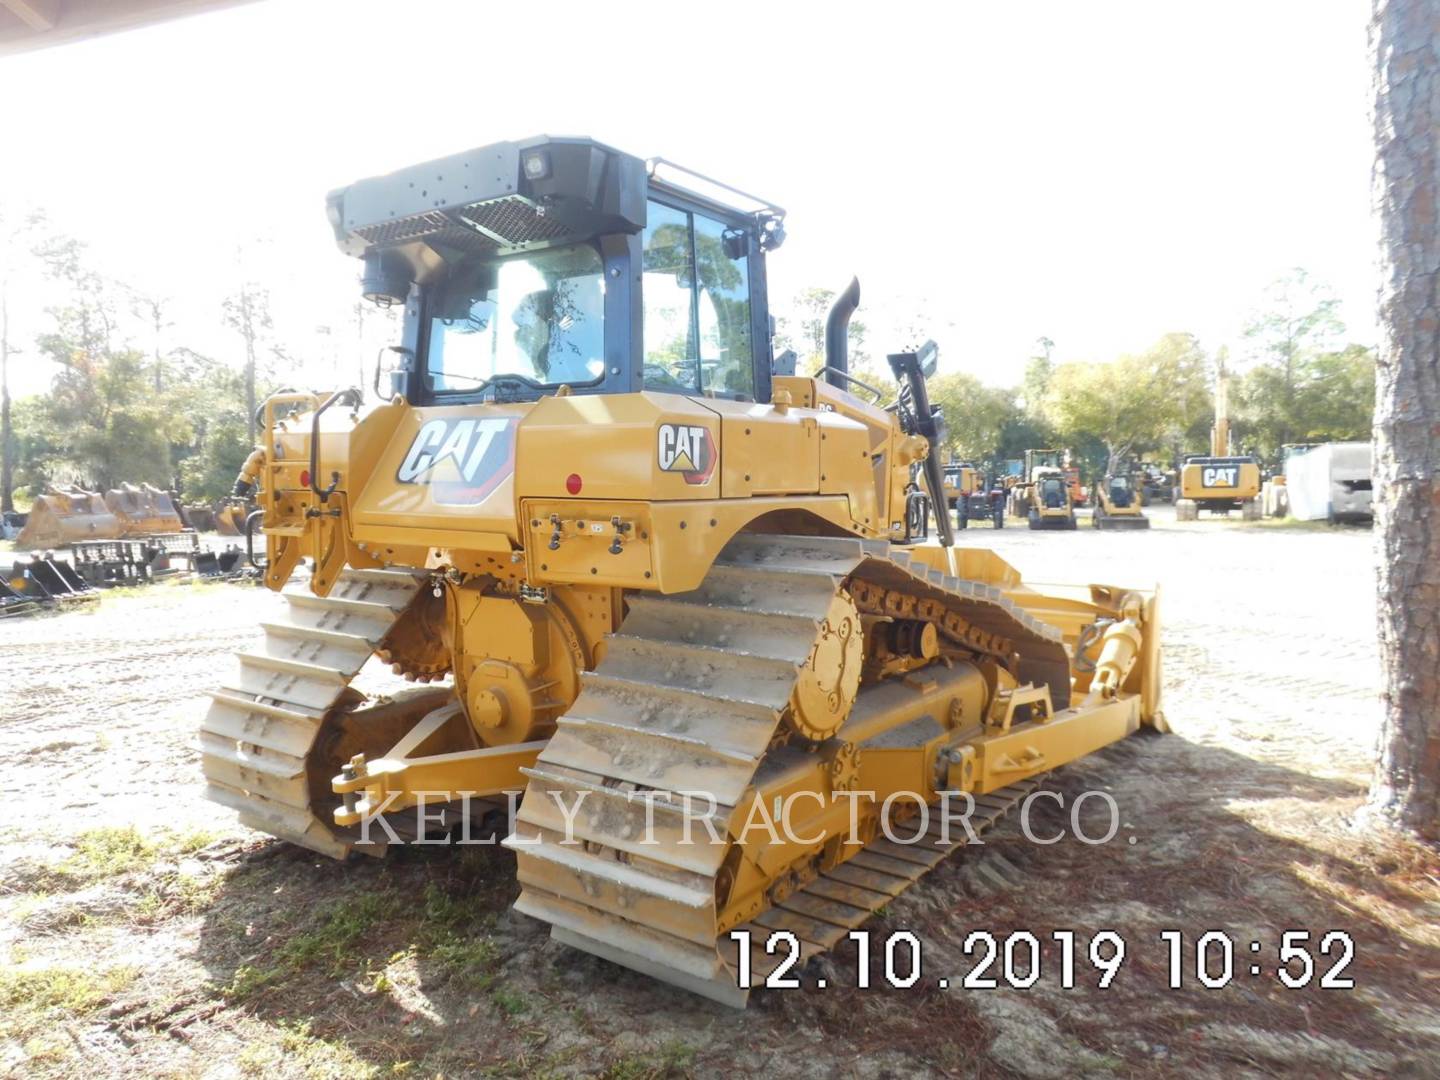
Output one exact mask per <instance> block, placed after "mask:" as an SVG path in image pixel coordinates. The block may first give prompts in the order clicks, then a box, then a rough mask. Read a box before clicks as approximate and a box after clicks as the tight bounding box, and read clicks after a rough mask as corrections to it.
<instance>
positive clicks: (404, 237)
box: [355, 196, 569, 251]
mask: <svg viewBox="0 0 1440 1080" xmlns="http://www.w3.org/2000/svg"><path fill="white" fill-rule="evenodd" d="M480 230H484V231H483V232H482V231H480ZM568 231H569V230H567V229H566V228H565V226H564V225H562V224H560V223H559V222H558V221H555V220H554V219H553V218H546V217H541V216H540V215H539V214H537V213H536V212H535V207H533V206H531V205H530V204H529V203H528V202H526V201H525V200H524V199H521V198H519V197H517V196H509V197H507V198H504V199H496V200H494V201H492V202H483V203H471V204H470V205H469V206H466V207H462V208H461V209H459V210H451V211H442V210H427V211H425V212H424V213H421V214H412V215H410V216H409V217H403V218H396V219H395V220H394V221H382V222H380V223H378V224H375V225H364V226H361V227H359V228H357V229H355V235H357V236H359V237H361V238H362V239H364V240H365V241H367V242H368V243H371V244H379V245H381V246H383V247H389V246H392V245H395V244H403V243H406V242H407V241H410V240H418V239H420V238H421V237H427V238H429V239H431V240H432V241H433V242H435V243H439V244H448V245H449V246H451V247H456V248H460V249H461V250H464V251H493V250H494V249H495V248H497V247H499V246H500V243H499V242H497V241H496V240H494V239H492V238H491V236H489V235H486V234H487V233H488V234H493V235H494V236H498V237H500V238H501V241H503V242H504V243H505V244H533V243H536V242H538V241H541V240H554V239H557V238H559V237H562V236H564V235H566V233H567V232H568Z"/></svg>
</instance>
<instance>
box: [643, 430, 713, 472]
mask: <svg viewBox="0 0 1440 1080" xmlns="http://www.w3.org/2000/svg"><path fill="white" fill-rule="evenodd" d="M658 438H659V445H658V447H657V451H658V452H657V454H656V460H657V461H658V462H659V465H660V471H661V472H678V473H680V474H681V475H682V476H683V477H684V478H685V482H686V483H687V484H708V483H709V482H710V477H711V476H712V475H714V473H715V456H716V455H715V440H714V439H713V438H711V437H710V429H709V428H706V427H701V426H699V425H698V424H661V425H660V431H659V436H658Z"/></svg>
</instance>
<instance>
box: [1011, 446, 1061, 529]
mask: <svg viewBox="0 0 1440 1080" xmlns="http://www.w3.org/2000/svg"><path fill="white" fill-rule="evenodd" d="M1064 459H1065V455H1064V453H1063V452H1062V451H1060V450H1026V451H1025V471H1024V472H1023V473H1022V474H1021V477H1020V481H1019V482H1018V483H1016V484H1015V486H1014V487H1012V488H1011V489H1010V514H1011V516H1012V517H1017V518H1023V519H1025V521H1026V523H1027V524H1028V525H1029V527H1030V528H1032V529H1073V528H1075V503H1074V501H1073V500H1072V498H1071V487H1070V479H1069V477H1068V476H1067V475H1066V472H1065V466H1064Z"/></svg>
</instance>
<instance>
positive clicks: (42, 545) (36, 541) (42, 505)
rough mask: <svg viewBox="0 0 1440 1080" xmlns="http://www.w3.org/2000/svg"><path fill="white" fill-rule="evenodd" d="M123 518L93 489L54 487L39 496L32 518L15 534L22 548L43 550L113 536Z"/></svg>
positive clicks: (118, 530)
mask: <svg viewBox="0 0 1440 1080" xmlns="http://www.w3.org/2000/svg"><path fill="white" fill-rule="evenodd" d="M119 535H120V520H119V519H118V518H117V517H116V516H115V515H114V514H112V513H111V512H110V511H109V510H108V509H106V506H105V500H104V499H102V498H101V497H100V496H99V494H97V493H96V492H93V491H85V490H83V489H81V488H78V487H70V488H52V489H51V490H49V491H47V492H45V494H43V495H41V496H40V497H39V498H37V499H36V500H35V503H34V505H33V506H31V507H30V518H29V520H28V521H27V522H26V523H25V528H23V529H21V530H20V535H19V536H17V537H16V538H15V547H16V550H18V551H43V550H45V549H48V548H59V547H64V546H65V545H67V544H72V543H76V542H77V541H82V540H112V539H114V538H115V537H117V536H119Z"/></svg>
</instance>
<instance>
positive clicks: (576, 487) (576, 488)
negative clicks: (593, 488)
mask: <svg viewBox="0 0 1440 1080" xmlns="http://www.w3.org/2000/svg"><path fill="white" fill-rule="evenodd" d="M582 483H584V481H583V480H581V479H580V474H579V473H578V472H572V473H571V474H570V475H569V476H567V477H565V490H566V491H568V492H570V494H571V495H579V494H580V485H581V484H582Z"/></svg>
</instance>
